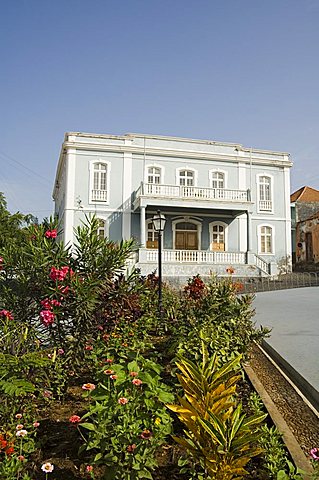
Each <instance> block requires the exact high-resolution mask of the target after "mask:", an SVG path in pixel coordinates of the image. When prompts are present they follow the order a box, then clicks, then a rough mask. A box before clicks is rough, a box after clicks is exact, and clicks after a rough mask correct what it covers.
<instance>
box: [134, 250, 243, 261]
mask: <svg viewBox="0 0 319 480" xmlns="http://www.w3.org/2000/svg"><path fill="white" fill-rule="evenodd" d="M162 261H163V262H164V263H203V264H209V263H210V264H218V263H224V264H229V265H236V264H245V263H246V254H245V253H244V252H209V251H205V250H163V251H162ZM139 262H149V263H157V262H158V251H157V250H153V249H146V248H141V249H140V250H139Z"/></svg>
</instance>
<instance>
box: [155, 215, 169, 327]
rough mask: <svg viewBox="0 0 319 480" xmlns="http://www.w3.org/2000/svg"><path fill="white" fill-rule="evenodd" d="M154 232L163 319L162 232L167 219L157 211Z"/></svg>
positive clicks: (159, 309)
mask: <svg viewBox="0 0 319 480" xmlns="http://www.w3.org/2000/svg"><path fill="white" fill-rule="evenodd" d="M152 222H153V225H154V230H155V231H156V232H157V233H158V316H159V319H161V318H162V232H163V230H164V228H165V223H166V218H165V216H164V215H162V214H161V212H160V210H157V214H156V215H154V217H153V218H152Z"/></svg>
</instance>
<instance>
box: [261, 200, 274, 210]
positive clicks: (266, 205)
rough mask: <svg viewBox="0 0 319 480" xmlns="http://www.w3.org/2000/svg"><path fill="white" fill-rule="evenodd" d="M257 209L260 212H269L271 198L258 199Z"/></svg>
mask: <svg viewBox="0 0 319 480" xmlns="http://www.w3.org/2000/svg"><path fill="white" fill-rule="evenodd" d="M259 211H260V212H271V211H272V201H271V200H259Z"/></svg>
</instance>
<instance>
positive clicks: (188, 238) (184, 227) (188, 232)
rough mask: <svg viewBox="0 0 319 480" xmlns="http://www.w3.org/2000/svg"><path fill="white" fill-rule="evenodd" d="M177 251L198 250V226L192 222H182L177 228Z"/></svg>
mask: <svg viewBox="0 0 319 480" xmlns="http://www.w3.org/2000/svg"><path fill="white" fill-rule="evenodd" d="M175 249H176V250H198V231H197V225H196V224H194V223H190V222H180V223H177V224H176V227H175Z"/></svg>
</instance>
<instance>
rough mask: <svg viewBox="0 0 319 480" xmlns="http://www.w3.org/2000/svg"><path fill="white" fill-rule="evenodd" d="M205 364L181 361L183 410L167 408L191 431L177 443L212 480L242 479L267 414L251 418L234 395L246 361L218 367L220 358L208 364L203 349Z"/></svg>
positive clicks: (256, 452)
mask: <svg viewBox="0 0 319 480" xmlns="http://www.w3.org/2000/svg"><path fill="white" fill-rule="evenodd" d="M202 354H203V355H202V357H203V358H202V363H201V365H200V366H196V365H195V364H194V363H193V362H190V361H189V360H187V359H186V358H181V360H180V361H179V362H178V367H179V369H180V370H181V372H182V374H179V375H178V379H179V381H180V383H181V386H182V387H183V390H184V398H179V405H168V407H169V408H170V409H171V410H173V411H174V412H176V413H177V415H178V418H179V419H180V420H181V422H182V423H183V424H184V425H185V426H186V430H185V431H184V433H185V435H186V436H185V437H183V438H181V437H176V436H174V439H175V440H176V441H177V442H178V443H179V444H180V445H181V446H182V447H184V448H185V449H186V450H187V451H188V452H189V454H190V455H191V457H192V462H195V463H197V462H199V463H200V466H201V468H202V471H203V472H204V473H205V477H204V478H207V479H213V480H228V479H229V480H230V479H236V480H239V479H241V478H242V477H243V476H244V475H246V474H247V473H248V472H247V471H246V470H245V468H244V467H245V466H246V464H247V463H248V462H249V461H250V459H251V458H252V457H254V456H256V455H258V454H259V453H261V451H262V449H261V448H260V447H259V445H258V440H259V438H260V434H259V433H258V432H257V427H258V426H259V425H260V423H261V422H262V421H263V420H264V419H265V417H266V414H258V415H252V416H250V417H247V416H246V415H245V414H244V413H243V412H242V405H241V404H240V403H239V404H238V405H236V403H235V399H234V393H235V390H236V382H237V381H238V379H239V376H238V366H239V362H240V360H241V357H237V358H235V359H234V360H232V361H230V362H228V363H226V364H225V365H224V366H223V367H222V368H218V361H217V358H216V356H213V358H212V359H209V357H208V355H207V349H206V348H205V346H203V347H202Z"/></svg>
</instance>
